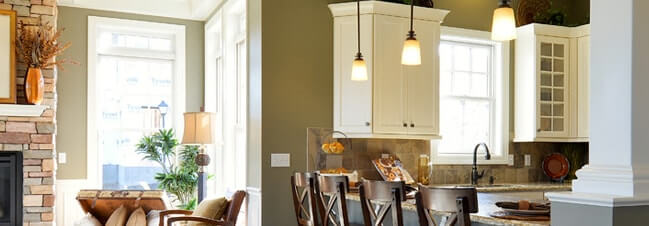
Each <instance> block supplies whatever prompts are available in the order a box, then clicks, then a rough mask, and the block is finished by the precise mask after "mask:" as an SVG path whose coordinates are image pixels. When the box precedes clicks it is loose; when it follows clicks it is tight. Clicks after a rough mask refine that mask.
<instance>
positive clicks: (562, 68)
mask: <svg viewBox="0 0 649 226" xmlns="http://www.w3.org/2000/svg"><path fill="white" fill-rule="evenodd" d="M538 46H539V54H538V57H539V59H538V62H539V67H538V68H539V70H538V73H537V74H538V79H539V85H538V91H537V92H538V95H537V109H538V113H537V115H538V117H537V127H538V128H537V130H536V132H537V136H538V137H566V136H568V128H569V126H568V125H567V123H568V121H569V120H568V119H569V116H570V114H569V111H570V108H569V107H566V106H569V104H568V103H569V102H570V100H569V93H568V90H569V89H570V88H569V86H568V85H569V81H568V79H567V78H568V75H569V70H566V68H567V67H566V65H570V63H571V62H570V56H569V55H570V53H569V48H568V47H569V40H568V39H567V38H553V37H538Z"/></svg>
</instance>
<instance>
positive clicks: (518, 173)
mask: <svg viewBox="0 0 649 226" xmlns="http://www.w3.org/2000/svg"><path fill="white" fill-rule="evenodd" d="M331 133H332V129H326V128H307V156H308V162H307V170H309V171H313V170H321V169H335V168H340V167H343V168H345V169H347V170H351V171H353V170H356V171H358V173H359V175H360V176H361V177H364V178H367V179H381V177H380V175H379V174H378V172H377V171H376V170H375V169H374V166H373V165H372V163H371V162H370V161H371V160H372V159H377V158H380V157H381V155H382V154H389V155H391V156H393V157H396V158H397V159H400V160H401V162H402V164H403V166H404V167H405V168H406V170H407V171H408V172H409V173H410V174H411V175H412V177H413V178H417V160H418V157H419V156H420V155H422V154H424V155H429V154H430V145H431V142H430V141H427V140H404V139H362V138H354V139H338V142H341V143H342V144H343V145H344V146H345V151H344V152H343V153H342V154H340V155H332V154H326V153H324V152H323V151H321V146H322V144H323V143H324V142H331V141H333V140H332V139H333V138H331ZM553 152H561V153H564V154H565V155H567V156H568V158H569V161H571V166H572V165H574V164H577V165H579V168H580V167H581V165H583V164H584V163H585V162H586V161H587V156H588V154H587V152H588V143H511V142H510V144H509V154H512V155H514V165H513V166H508V165H479V166H478V170H480V171H482V170H484V171H485V174H484V175H485V176H484V177H483V178H482V179H481V180H480V183H489V177H491V176H493V177H494V181H495V183H529V182H550V180H549V178H548V177H547V176H545V174H544V173H543V170H542V168H541V164H542V162H543V158H544V157H545V156H547V155H549V154H551V153H553ZM525 155H530V157H531V165H530V166H524V156H525ZM573 159H574V161H573ZM431 169H432V172H431V183H432V184H468V183H470V173H471V165H437V164H435V165H433V166H432V168H431ZM573 173H574V171H573Z"/></svg>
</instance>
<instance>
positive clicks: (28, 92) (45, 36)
mask: <svg viewBox="0 0 649 226" xmlns="http://www.w3.org/2000/svg"><path fill="white" fill-rule="evenodd" d="M18 28H19V29H18V30H19V31H20V32H19V33H18V40H17V41H16V46H17V48H16V52H17V55H18V57H19V58H20V59H21V60H22V62H23V63H25V64H26V65H27V66H28V67H29V69H28V70H27V76H26V77H25V97H26V98H27V103H29V104H35V105H39V104H41V102H42V101H43V92H44V86H45V82H44V80H43V74H42V69H50V68H53V67H54V66H61V65H62V64H64V63H67V62H68V61H67V60H65V59H59V60H57V59H56V56H58V55H60V54H61V53H63V51H65V50H66V49H67V48H68V47H70V43H69V42H68V43H65V44H63V43H60V42H59V40H58V39H59V38H60V37H61V32H62V31H63V30H58V31H55V29H54V28H53V27H52V26H50V25H43V26H27V25H25V24H23V23H22V22H21V23H19V24H18ZM61 69H63V67H62V66H61Z"/></svg>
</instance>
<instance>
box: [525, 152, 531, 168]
mask: <svg viewBox="0 0 649 226" xmlns="http://www.w3.org/2000/svg"><path fill="white" fill-rule="evenodd" d="M531 165H532V156H530V155H525V166H531Z"/></svg>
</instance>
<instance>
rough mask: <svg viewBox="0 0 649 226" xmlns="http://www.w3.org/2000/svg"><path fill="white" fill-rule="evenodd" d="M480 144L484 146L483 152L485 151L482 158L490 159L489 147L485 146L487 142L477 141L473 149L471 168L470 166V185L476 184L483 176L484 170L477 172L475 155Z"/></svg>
mask: <svg viewBox="0 0 649 226" xmlns="http://www.w3.org/2000/svg"><path fill="white" fill-rule="evenodd" d="M480 146H484V149H485V152H487V154H486V155H485V156H484V158H485V159H486V160H489V159H491V154H489V147H487V144H485V143H479V144H477V145H476V146H475V148H474V149H473V168H471V185H477V184H478V180H479V179H480V178H482V177H483V176H484V170H482V172H480V173H478V163H477V162H478V161H477V157H476V156H477V155H478V148H480Z"/></svg>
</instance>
